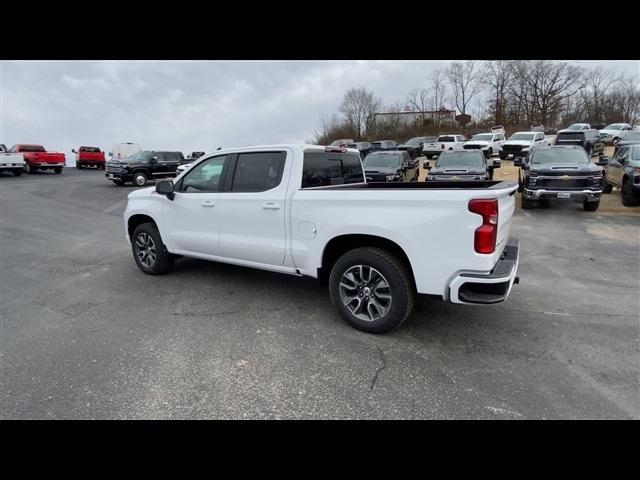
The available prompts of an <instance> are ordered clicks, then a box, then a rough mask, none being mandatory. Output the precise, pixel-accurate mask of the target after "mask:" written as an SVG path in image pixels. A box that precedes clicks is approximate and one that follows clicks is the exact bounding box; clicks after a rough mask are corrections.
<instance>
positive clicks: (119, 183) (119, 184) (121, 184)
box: [111, 180, 124, 187]
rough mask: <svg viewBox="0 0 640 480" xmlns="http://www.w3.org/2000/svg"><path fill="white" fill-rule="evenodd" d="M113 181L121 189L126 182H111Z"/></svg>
mask: <svg viewBox="0 0 640 480" xmlns="http://www.w3.org/2000/svg"><path fill="white" fill-rule="evenodd" d="M111 181H112V182H113V183H115V184H116V185H117V186H119V187H121V186H123V185H124V182H123V181H122V180H111Z"/></svg>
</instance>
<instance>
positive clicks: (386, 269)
mask: <svg viewBox="0 0 640 480" xmlns="http://www.w3.org/2000/svg"><path fill="white" fill-rule="evenodd" d="M516 189H517V184H516V183H515V182H493V181H475V182H446V181H443V182H428V183H427V182H407V183H404V182H388V183H382V182H381V183H366V182H365V179H364V173H363V168H362V162H361V160H360V156H359V153H358V150H356V149H350V148H342V147H321V146H316V145H270V146H261V147H245V148H234V149H230V150H223V151H217V152H215V153H211V154H207V155H205V156H203V157H201V158H199V159H198V160H196V162H194V165H193V166H192V167H191V168H189V169H188V170H186V171H185V172H183V173H182V174H180V175H179V176H178V177H176V178H175V179H172V180H161V181H158V183H157V184H156V186H155V187H151V188H144V189H140V190H136V191H134V192H132V193H130V194H129V195H128V202H127V206H126V209H125V212H124V228H125V238H126V240H127V242H129V244H130V245H131V247H132V252H133V257H134V260H135V262H136V264H137V265H138V267H139V268H140V269H141V270H142V271H143V272H144V273H147V274H152V275H157V274H161V273H164V272H166V271H168V270H169V269H170V267H171V266H172V264H173V262H174V260H175V259H176V258H178V257H179V256H188V257H196V258H201V259H205V260H213V261H218V262H224V263H231V264H235V265H242V266H245V267H251V268H258V269H263V270H270V271H273V272H280V273H287V274H291V275H298V276H302V275H305V276H309V277H314V278H317V279H319V280H320V281H321V282H322V283H328V285H329V293H330V296H331V300H332V301H333V303H334V304H335V305H336V307H337V309H338V312H339V313H340V314H341V315H342V316H343V317H344V319H345V320H346V321H347V322H348V323H349V324H350V325H352V326H353V327H355V328H357V329H360V330H364V331H367V332H372V333H381V332H386V331H389V330H391V329H393V328H395V327H397V326H398V325H400V324H401V323H402V322H403V321H404V320H405V319H406V318H407V317H408V316H409V314H410V312H411V309H412V306H413V302H414V298H415V295H416V294H417V293H418V294H431V295H437V296H438V297H440V298H442V299H443V300H446V301H450V302H453V303H458V304H493V303H498V302H501V301H503V300H505V299H506V298H507V296H508V295H509V292H510V291H511V288H512V286H513V284H514V283H517V279H516V272H517V268H518V259H519V246H518V242H517V240H515V239H512V238H510V237H509V231H510V226H511V217H512V215H513V212H514V206H515V195H514V194H515V192H516ZM425 244H426V245H431V246H432V249H433V252H434V254H433V255H429V254H425V252H424V245H425Z"/></svg>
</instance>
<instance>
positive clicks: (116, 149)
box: [109, 142, 142, 161]
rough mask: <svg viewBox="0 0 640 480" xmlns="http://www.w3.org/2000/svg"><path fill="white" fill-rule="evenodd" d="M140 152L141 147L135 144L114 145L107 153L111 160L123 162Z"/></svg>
mask: <svg viewBox="0 0 640 480" xmlns="http://www.w3.org/2000/svg"><path fill="white" fill-rule="evenodd" d="M141 150H142V147H140V145H139V144H137V143H131V142H126V143H116V144H115V145H114V146H113V148H112V149H111V151H110V152H109V156H110V157H111V159H112V160H116V161H117V160H124V159H125V158H129V157H130V156H131V155H135V154H136V153H138V152H139V151H141Z"/></svg>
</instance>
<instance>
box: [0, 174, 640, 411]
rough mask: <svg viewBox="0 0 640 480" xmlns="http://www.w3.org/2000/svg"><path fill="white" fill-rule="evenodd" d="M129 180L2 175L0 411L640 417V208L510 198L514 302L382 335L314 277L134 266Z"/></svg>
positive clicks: (420, 306) (430, 310) (420, 313)
mask: <svg viewBox="0 0 640 480" xmlns="http://www.w3.org/2000/svg"><path fill="white" fill-rule="evenodd" d="M132 190H133V187H130V186H129V187H115V186H114V185H112V184H111V183H109V182H107V181H106V180H105V179H104V177H103V173H102V172H101V171H92V170H83V171H77V170H75V169H65V171H64V173H63V174H62V175H53V174H49V173H39V174H36V175H33V176H31V175H24V176H22V177H19V178H17V177H12V176H8V175H0V204H1V206H0V227H1V229H0V258H1V265H0V295H1V298H0V300H1V308H2V310H1V324H0V340H1V344H0V371H1V383H0V387H1V392H0V398H1V404H0V406H1V411H0V416H1V418H4V419H22V418H26V419H50V418H55V419H63V418H81V419H91V418H97V419H107V418H115V419H125V418H126V419H140V418H152V419H164V418H185V419H189V418H213V419H218V418H220V419H227V418H232V419H256V418H257V419H262V418H302V419H305V418H315V419H329V418H332V419H333V418H335V419H346V418H354V419H368V418H374V419H376V418H379V419H394V418H397V419H405V418H406V419H413V418H430V419H431V418H432V419H450V418H455V419H457V418H480V419H496V418H498V419H529V418H535V419H538V418H546V419H556V418H567V419H573V418H640V410H639V403H640V402H639V375H640V361H639V353H638V352H639V348H638V347H639V319H638V315H639V311H640V305H639V295H638V293H639V292H638V291H639V281H640V266H639V263H638V262H639V259H640V246H639V237H640V216H639V215H638V209H627V210H628V211H624V210H620V209H616V210H615V211H608V210H607V209H603V212H595V213H589V212H583V211H582V208H581V206H571V205H570V206H566V207H553V208H548V209H534V210H530V211H526V212H523V211H522V210H520V209H518V210H517V212H516V217H515V218H514V222H513V226H512V235H513V236H516V237H518V238H520V241H521V248H522V253H521V263H520V270H519V275H520V279H521V284H520V285H516V286H515V287H514V290H513V292H512V294H511V296H510V298H509V299H508V300H507V301H506V302H505V303H503V304H500V305H497V306H493V307H469V306H455V305H449V304H445V303H442V302H440V301H438V300H434V299H431V298H427V297H421V298H419V299H418V301H417V302H416V307H415V309H414V312H413V314H412V315H411V316H410V317H409V318H408V319H407V321H406V322H405V323H404V324H403V325H402V327H401V328H400V329H398V330H396V331H394V332H392V333H390V334H387V335H377V336H376V335H369V334H365V333H362V332H358V331H356V330H353V329H352V328H350V327H349V326H348V325H346V324H345V323H344V322H343V321H342V320H341V319H340V317H339V316H338V314H337V313H336V311H335V309H334V307H333V306H332V305H331V303H330V300H329V296H328V292H327V290H326V288H321V287H319V286H318V285H317V284H316V282H315V281H314V280H312V279H304V278H303V279H300V278H296V277H289V276H285V275H279V274H274V273H269V272H263V271H258V270H250V269H244V268H241V267H235V266H230V265H222V264H215V263H208V262H204V261H199V260H193V259H183V260H180V261H178V262H177V263H176V268H175V270H174V271H173V272H171V273H170V274H168V275H165V276H159V277H151V276H147V275H144V274H142V273H141V272H140V271H139V270H138V269H137V267H136V266H135V264H134V262H133V259H132V257H131V253H130V251H129V247H128V246H127V245H126V243H125V241H124V238H123V225H122V217H121V214H122V211H123V209H124V205H125V198H126V194H127V193H128V192H130V191H132ZM610 197H611V198H608V199H607V201H608V202H611V204H612V205H613V204H614V203H615V202H618V203H619V200H620V199H619V193H614V194H613V195H611V196H610ZM427 247H429V246H425V255H429V254H430V252H429V251H427ZM431 249H432V251H433V252H435V253H436V254H437V250H438V246H437V245H433V246H431Z"/></svg>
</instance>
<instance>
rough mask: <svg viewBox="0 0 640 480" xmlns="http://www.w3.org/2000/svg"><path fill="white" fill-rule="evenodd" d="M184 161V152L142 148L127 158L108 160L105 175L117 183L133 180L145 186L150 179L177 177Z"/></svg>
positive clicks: (121, 183)
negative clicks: (179, 166) (177, 171)
mask: <svg viewBox="0 0 640 480" xmlns="http://www.w3.org/2000/svg"><path fill="white" fill-rule="evenodd" d="M182 161H184V156H183V155H182V152H156V151H153V150H142V151H140V152H138V153H136V154H135V155H132V156H131V157H129V158H127V159H126V160H111V161H109V162H107V169H106V173H105V177H106V178H107V180H111V181H112V182H113V183H115V184H116V185H124V184H125V183H126V182H132V183H133V184H134V185H135V186H137V187H143V186H145V185H146V184H147V181H149V180H155V179H157V178H166V177H175V176H176V169H177V168H178V165H180V163H181V162H182Z"/></svg>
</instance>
